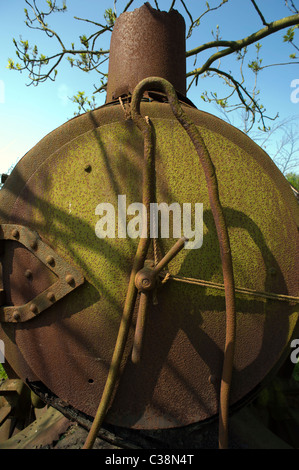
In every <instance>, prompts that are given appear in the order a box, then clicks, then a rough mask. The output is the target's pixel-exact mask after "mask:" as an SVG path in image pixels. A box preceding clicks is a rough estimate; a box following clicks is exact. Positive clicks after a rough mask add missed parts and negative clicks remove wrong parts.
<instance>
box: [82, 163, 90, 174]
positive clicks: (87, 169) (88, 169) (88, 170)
mask: <svg viewBox="0 0 299 470" xmlns="http://www.w3.org/2000/svg"><path fill="white" fill-rule="evenodd" d="M84 171H86V172H87V173H90V172H91V165H89V164H87V165H85V167H84Z"/></svg>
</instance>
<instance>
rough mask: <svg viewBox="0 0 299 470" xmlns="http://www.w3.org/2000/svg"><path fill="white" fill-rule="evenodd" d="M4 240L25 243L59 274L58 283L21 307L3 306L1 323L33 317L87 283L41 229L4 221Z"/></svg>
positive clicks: (1, 232)
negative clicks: (47, 241) (40, 233)
mask: <svg viewBox="0 0 299 470" xmlns="http://www.w3.org/2000/svg"><path fill="white" fill-rule="evenodd" d="M0 240H14V241H17V242H19V243H21V244H22V245H23V246H25V247H26V248H27V249H28V250H29V251H31V253H33V254H34V255H35V256H36V257H37V258H38V259H39V260H40V261H41V262H42V263H43V264H45V265H46V266H47V267H48V268H49V269H50V270H51V271H52V272H53V273H54V274H55V275H56V276H57V277H58V280H57V282H55V283H54V284H52V285H51V286H50V287H49V288H48V289H46V290H44V291H43V292H42V293H41V294H39V295H37V296H36V297H35V298H34V299H32V300H31V301H30V302H28V303H26V304H24V305H21V306H4V305H2V306H0V322H13V323H18V322H25V321H27V320H30V319H31V318H34V317H36V316H37V315H39V314H40V313H41V312H43V311H44V310H46V309H47V308H49V307H51V305H53V304H54V303H55V302H57V301H58V300H60V299H61V298H62V297H64V296H66V295H67V294H68V293H69V292H72V291H73V290H74V289H75V288H76V287H78V286H79V285H81V284H83V282H84V277H83V275H82V274H81V273H80V272H79V271H78V270H77V269H75V268H74V267H73V266H72V265H70V264H69V263H68V262H67V261H65V260H64V259H63V258H61V256H59V255H58V254H57V253H56V252H55V251H54V250H53V249H52V248H50V247H49V246H48V245H47V244H46V243H45V242H44V241H43V240H42V239H41V238H40V236H39V235H38V233H37V232H35V231H33V230H31V229H29V228H28V227H24V226H21V225H16V224H2V225H0ZM1 291H2V293H3V289H2V286H0V294H1ZM0 300H1V298H0ZM2 303H3V302H2Z"/></svg>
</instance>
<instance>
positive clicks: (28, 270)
mask: <svg viewBox="0 0 299 470" xmlns="http://www.w3.org/2000/svg"><path fill="white" fill-rule="evenodd" d="M24 275H25V277H27V279H30V278H31V277H32V271H30V269H26V271H25V273H24Z"/></svg>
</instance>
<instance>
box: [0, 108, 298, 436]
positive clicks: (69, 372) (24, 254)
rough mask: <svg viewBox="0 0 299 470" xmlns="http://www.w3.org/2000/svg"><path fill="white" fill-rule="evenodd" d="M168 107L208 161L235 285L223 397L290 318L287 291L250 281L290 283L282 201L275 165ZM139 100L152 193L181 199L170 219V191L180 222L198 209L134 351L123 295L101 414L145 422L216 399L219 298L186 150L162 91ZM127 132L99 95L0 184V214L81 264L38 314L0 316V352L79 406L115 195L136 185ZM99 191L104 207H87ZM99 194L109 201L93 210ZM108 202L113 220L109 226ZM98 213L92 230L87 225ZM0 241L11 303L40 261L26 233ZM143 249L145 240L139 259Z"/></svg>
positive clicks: (91, 391) (113, 266)
mask: <svg viewBox="0 0 299 470" xmlns="http://www.w3.org/2000/svg"><path fill="white" fill-rule="evenodd" d="M184 109H185V111H186V112H187V113H188V115H189V116H190V117H191V118H192V120H193V121H194V123H195V124H196V125H197V127H198V129H199V131H200V133H201V135H202V137H203V139H204V141H205V143H206V146H207V148H208V150H209V153H210V155H211V158H212V161H213V163H214V165H215V168H216V172H217V177H218V182H219V193H220V199H221V203H222V206H223V208H224V214H225V219H226V222H227V226H228V232H229V236H230V243H231V249H232V257H233V268H234V275H235V283H236V286H237V288H246V289H247V290H246V293H244V292H243V293H242V292H241V291H238V292H237V296H236V299H237V313H236V319H237V329H236V347H235V358H234V369H233V380H232V391H231V404H232V405H235V404H238V403H240V401H242V400H245V399H247V398H248V397H250V396H251V395H252V393H253V392H254V390H255V389H256V387H257V386H258V385H259V384H261V383H262V382H263V381H264V380H265V379H266V378H267V377H268V376H269V374H270V373H271V372H272V371H273V370H274V369H275V368H276V367H277V366H278V365H279V364H280V363H281V361H283V360H284V359H285V357H286V354H288V348H289V343H290V340H291V338H292V337H293V335H294V334H295V331H296V330H295V328H296V325H297V323H298V308H297V304H295V303H294V302H291V301H283V300H282V299H280V298H279V299H278V298H276V297H275V298H269V297H267V296H266V297H263V296H257V295H255V293H256V292H262V293H265V292H266V293H273V294H279V295H287V296H298V268H297V267H296V266H298V228H297V227H298V205H297V202H296V200H295V198H294V197H293V195H292V192H291V190H290V188H289V186H288V183H287V182H286V181H285V179H284V177H283V176H282V175H281V174H280V172H279V171H278V169H277V168H276V167H275V165H274V164H273V163H272V162H271V160H270V159H269V157H268V156H267V155H266V154H265V152H264V151H263V150H261V149H260V148H259V147H258V146H257V145H256V144H254V143H253V142H252V141H251V140H250V139H249V138H248V137H247V136H246V135H244V134H243V133H241V132H240V131H238V130H237V129H235V128H233V127H232V126H230V125H228V124H226V123H224V122H223V121H221V120H219V119H217V118H215V117H213V116H211V115H209V114H207V113H203V112H200V111H198V110H196V109H193V108H191V107H188V106H185V105H184ZM141 112H142V115H143V116H149V118H150V120H151V122H152V125H153V128H154V131H155V167H156V173H155V181H153V184H154V185H155V191H156V200H157V203H158V204H161V203H164V204H165V205H167V207H168V208H170V207H171V204H173V203H176V207H179V208H180V209H181V213H180V215H181V217H182V224H181V229H182V235H183V230H184V224H183V215H184V213H183V208H184V204H185V208H186V207H190V211H191V212H190V214H191V222H192V228H193V229H194V230H193V232H194V236H197V235H196V234H197V233H198V236H201V235H200V233H201V232H200V231H199V232H196V227H195V228H194V223H195V220H196V219H195V210H196V207H197V208H201V209H202V217H200V216H199V217H198V223H199V230H200V229H202V243H200V244H199V245H200V246H199V247H198V248H197V249H189V250H187V249H185V250H182V251H181V252H180V253H179V254H178V255H177V256H176V257H175V258H174V259H173V260H172V261H171V262H170V263H169V265H168V272H169V273H170V277H169V279H168V280H167V281H166V282H164V283H161V285H160V286H159V287H158V288H157V290H156V292H155V301H154V302H150V305H149V313H148V323H147V328H146V331H145V337H144V344H143V351H142V356H141V360H140V363H139V364H138V365H137V364H134V363H133V362H132V359H131V350H132V344H133V336H134V327H135V322H136V311H137V309H138V301H139V297H137V302H136V309H135V313H134V318H133V321H132V325H131V328H130V332H129V337H128V341H127V344H126V348H125V353H124V358H123V361H122V364H121V374H120V376H119V380H118V384H117V387H116V390H115V394H114V397H113V401H112V404H111V407H110V409H109V412H108V414H107V416H106V421H107V422H109V423H112V424H115V425H118V426H125V427H131V428H137V429H157V428H170V427H178V426H184V425H188V424H191V423H195V422H198V421H203V420H207V419H209V418H212V417H214V416H216V415H217V413H218V407H219V388H220V379H221V374H222V364H223V350H224V344H225V299H224V292H223V289H222V285H223V275H222V265H221V259H220V252H219V244H218V239H217V235H216V231H215V224H214V220H213V216H212V212H211V207H210V202H209V197H208V192H207V187H206V182H205V177H204V173H203V170H202V168H201V166H200V163H199V161H198V156H197V154H196V152H195V150H194V148H193V145H192V143H191V141H190V140H189V138H188V136H187V135H186V133H185V131H184V129H183V128H182V127H181V126H180V124H179V123H178V122H177V121H176V120H175V118H174V117H173V115H172V113H171V110H170V107H169V105H168V104H167V103H157V102H152V103H142V105H141ZM143 144H144V142H143V138H142V134H141V133H140V131H139V130H138V129H137V128H136V127H135V125H134V124H133V122H132V121H131V120H128V119H126V118H125V116H124V113H123V110H122V108H121V107H120V106H119V105H114V106H108V105H107V106H104V107H102V108H99V109H97V110H95V111H93V112H90V113H88V114H85V115H82V116H80V117H78V118H75V119H73V120H71V121H69V122H68V123H66V124H64V125H63V126H61V127H60V128H59V129H57V130H55V131H54V132H52V133H51V134H49V135H48V136H46V137H45V138H44V139H43V140H42V141H41V142H40V143H39V144H38V145H37V146H36V147H34V148H33V149H32V150H31V151H30V152H28V154H26V155H25V156H24V157H23V159H22V160H21V161H20V162H19V163H18V165H17V166H16V168H15V169H14V171H13V173H12V175H11V176H10V177H9V178H8V180H7V182H6V184H5V186H4V188H3V189H2V190H1V192H0V196H1V198H0V209H1V223H2V224H18V225H20V226H24V227H29V228H30V229H31V230H34V231H36V232H37V233H38V234H39V236H40V238H41V240H42V241H43V242H44V243H45V245H46V246H49V247H50V248H51V249H52V250H53V252H55V253H56V254H57V256H59V257H60V258H61V259H62V260H64V261H65V263H68V264H69V265H70V266H72V267H73V269H75V270H77V271H78V272H79V273H80V274H81V275H82V276H83V277H84V282H83V283H82V284H80V285H78V286H75V288H74V289H72V290H71V291H70V292H68V293H67V294H66V295H64V296H62V298H60V299H59V300H57V301H55V302H53V304H52V305H51V306H49V307H47V308H45V309H44V310H43V311H42V312H41V313H39V314H38V315H35V316H33V317H32V318H30V319H28V320H27V321H24V322H17V321H16V322H12V323H10V322H2V324H1V338H2V339H3V340H4V342H5V344H6V345H7V348H6V349H7V352H8V361H9V362H10V364H11V365H12V367H13V368H14V369H15V370H16V371H17V373H18V374H19V375H20V376H21V378H22V379H23V380H26V381H28V382H29V383H30V382H37V381H40V382H42V383H43V384H44V385H45V387H47V389H49V390H50V391H51V392H52V393H53V394H54V395H56V396H57V397H58V398H59V400H60V402H61V403H63V404H64V406H65V407H66V408H67V407H68V406H69V407H72V408H75V409H77V410H79V411H80V412H82V413H85V414H86V415H88V416H90V417H93V416H94V415H95V412H96V409H97V407H98V403H99V400H100V397H101V394H102V391H103V388H104V385H105V381H106V377H107V373H108V370H109V366H110V363H111V357H112V354H113V350H114V346H115V342H116V338H117V333H118V329H119V325H120V319H121V315H122V312H123V307H124V302H125V298H126V293H127V289H128V283H129V276H130V272H131V269H132V263H133V259H134V255H135V253H136V248H137V244H138V238H134V237H132V236H129V233H131V234H132V232H130V230H128V227H129V224H130V222H131V225H130V226H131V228H132V224H133V226H134V227H135V232H138V230H137V228H138V227H137V222H136V223H135V225H134V223H133V222H132V220H133V217H134V216H136V213H135V214H134V213H132V211H130V207H131V209H132V206H131V205H132V204H133V203H140V202H141V201H142V178H143V176H142V175H143ZM103 203H104V204H106V213H104V212H99V210H97V208H98V206H99V204H103ZM196 204H197V206H196ZM186 205H187V206H186ZM101 207H103V206H101ZM108 207H109V208H111V211H112V212H111V214H112V215H113V216H112V218H109V219H108V218H106V220H105V221H104V219H103V217H104V216H105V215H106V216H107V213H108ZM169 212H170V213H171V212H172V211H171V210H169ZM111 214H110V215H111ZM198 214H201V213H200V212H199V213H198ZM120 217H125V224H126V225H125V229H126V230H125V231H121V232H119V227H120ZM173 217H174V215H173V214H171V215H170V218H169V220H170V225H169V229H170V230H169V232H170V233H169V237H166V238H163V237H159V240H158V243H157V253H156V255H157V256H158V258H159V257H160V258H161V257H162V256H163V254H165V253H166V252H168V251H169V250H170V249H171V247H172V246H173V245H174V243H175V241H176V236H174V234H173V233H172V228H173ZM122 220H124V219H122ZM99 221H100V223H101V227H102V229H103V230H104V231H105V230H106V235H107V236H106V237H105V238H99V236H98V233H97V230H96V227H97V224H98V222H99ZM108 225H109V227H108ZM185 228H186V227H185ZM135 232H134V233H135ZM175 235H176V234H175ZM7 243H8V242H7V241H5V242H4V252H5V256H4V257H3V270H4V279H6V281H5V289H6V290H7V292H6V294H7V296H8V297H9V299H10V302H11V304H13V305H15V306H18V305H23V304H26V303H28V302H30V301H32V300H34V298H35V297H36V296H37V295H39V294H43V292H44V291H45V290H47V289H49V287H51V285H52V283H54V282H55V273H53V272H52V271H51V270H49V266H46V265H45V264H44V263H41V262H40V261H39V260H36V257H34V254H32V253H31V252H30V253H28V249H26V247H24V246H16V247H14V248H13V247H9V245H7ZM16 243H17V242H16ZM153 257H154V253H153V249H152V247H151V248H150V251H149V259H152V258H153ZM16 266H18V268H16ZM13 267H14V268H13ZM12 268H13V269H12ZM20 270H21V271H20ZM28 270H30V271H31V279H28V278H26V277H24V283H25V282H26V283H27V284H26V286H30V289H29V287H28V288H25V287H23V288H19V286H20V279H21V278H22V273H23V272H24V273H25V272H26V271H28ZM27 274H28V272H27ZM53 276H54V278H53ZM17 280H18V281H17ZM202 281H203V283H202ZM24 285H25V284H24ZM250 290H251V291H254V293H253V294H251V293H250Z"/></svg>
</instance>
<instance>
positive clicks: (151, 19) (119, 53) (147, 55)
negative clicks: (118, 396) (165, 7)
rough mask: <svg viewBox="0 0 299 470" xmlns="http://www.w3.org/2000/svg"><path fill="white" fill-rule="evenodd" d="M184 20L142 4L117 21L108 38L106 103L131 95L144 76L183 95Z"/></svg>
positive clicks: (178, 15) (184, 79)
mask: <svg viewBox="0 0 299 470" xmlns="http://www.w3.org/2000/svg"><path fill="white" fill-rule="evenodd" d="M185 30H186V27H185V20H184V18H183V17H182V16H181V15H180V13H178V12H177V11H176V10H171V11H170V12H165V11H158V10H155V9H154V8H152V7H151V5H150V4H149V3H145V4H144V5H143V6H142V7H141V8H138V9H136V10H134V11H132V12H125V13H122V14H121V15H120V16H119V18H117V19H116V21H115V25H114V29H113V32H112V36H111V43H110V56H109V71H108V85H107V97H106V103H108V102H110V101H113V100H116V99H117V98H119V97H120V96H123V95H129V94H132V93H133V91H134V88H135V87H136V85H137V84H138V83H139V82H140V81H141V80H143V79H144V78H147V77H153V76H154V77H161V78H165V79H166V80H168V81H169V82H170V83H171V84H172V85H173V86H174V88H175V90H176V91H177V92H178V93H179V94H181V95H183V96H185V95H186V45H185Z"/></svg>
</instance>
